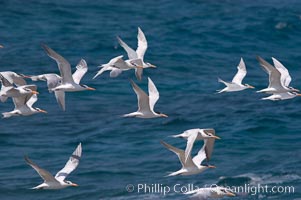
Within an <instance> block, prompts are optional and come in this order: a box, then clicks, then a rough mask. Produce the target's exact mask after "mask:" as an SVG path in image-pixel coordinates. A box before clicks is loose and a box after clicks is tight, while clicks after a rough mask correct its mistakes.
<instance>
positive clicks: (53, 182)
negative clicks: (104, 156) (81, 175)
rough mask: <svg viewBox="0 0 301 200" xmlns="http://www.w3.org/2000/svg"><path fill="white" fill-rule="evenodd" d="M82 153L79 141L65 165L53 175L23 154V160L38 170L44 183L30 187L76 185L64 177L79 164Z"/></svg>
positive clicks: (45, 187)
mask: <svg viewBox="0 0 301 200" xmlns="http://www.w3.org/2000/svg"><path fill="white" fill-rule="evenodd" d="M81 155H82V146H81V143H79V145H78V146H77V148H76V149H75V151H74V152H73V153H72V155H71V157H70V158H69V160H68V161H67V163H66V165H65V167H64V168H63V169H61V170H60V171H59V172H58V173H57V174H56V175H55V177H53V176H52V175H51V173H50V172H48V171H47V170H45V169H42V168H40V167H39V166H38V165H36V164H35V163H34V162H32V161H31V160H30V159H29V158H28V157H27V156H25V161H26V163H27V164H28V165H30V166H31V167H32V168H33V169H34V170H36V171H37V172H38V174H39V175H40V176H41V178H42V179H43V180H44V183H42V184H40V185H38V186H36V187H34V188H32V189H48V190H51V189H63V188H66V187H69V186H78V185H77V184H75V183H72V182H71V181H66V180H65V179H66V177H67V176H68V175H69V174H70V173H71V172H72V171H73V170H75V169H76V167H77V166H78V164H79V160H80V158H81Z"/></svg>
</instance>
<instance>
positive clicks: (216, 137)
mask: <svg viewBox="0 0 301 200" xmlns="http://www.w3.org/2000/svg"><path fill="white" fill-rule="evenodd" d="M213 137H214V138H215V139H218V140H220V139H221V138H220V137H218V136H216V135H215V136H213Z"/></svg>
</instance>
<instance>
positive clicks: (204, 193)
mask: <svg viewBox="0 0 301 200" xmlns="http://www.w3.org/2000/svg"><path fill="white" fill-rule="evenodd" d="M185 194H187V195H192V196H191V197H190V198H191V199H194V200H207V199H211V198H223V197H227V196H228V197H234V196H236V195H235V194H234V193H233V191H231V190H229V189H228V188H225V187H220V186H217V187H210V188H199V189H196V190H192V191H189V192H186V193H185Z"/></svg>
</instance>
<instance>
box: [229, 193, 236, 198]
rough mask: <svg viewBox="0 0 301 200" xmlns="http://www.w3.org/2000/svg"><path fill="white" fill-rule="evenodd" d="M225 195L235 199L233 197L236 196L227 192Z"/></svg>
mask: <svg viewBox="0 0 301 200" xmlns="http://www.w3.org/2000/svg"><path fill="white" fill-rule="evenodd" d="M227 195H228V196H229V197H235V196H236V194H234V193H232V192H227Z"/></svg>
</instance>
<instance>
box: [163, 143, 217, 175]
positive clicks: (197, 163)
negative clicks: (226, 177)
mask: <svg viewBox="0 0 301 200" xmlns="http://www.w3.org/2000/svg"><path fill="white" fill-rule="evenodd" d="M161 144H162V145H163V146H165V147H166V148H167V149H168V150H170V151H172V152H174V153H175V154H176V155H177V156H178V158H179V160H180V162H181V164H182V168H181V169H180V170H178V171H176V172H172V173H170V174H169V175H167V176H177V175H182V176H187V175H193V174H199V173H201V172H203V171H204V170H206V169H208V168H215V167H214V166H210V165H201V163H202V161H203V160H205V159H206V152H205V147H206V143H205V144H204V146H203V147H202V149H201V150H200V151H199V152H198V154H197V155H196V156H194V157H193V158H191V155H190V154H189V155H188V158H187V160H186V161H185V151H184V150H182V149H178V148H176V147H174V146H172V145H170V144H167V143H166V142H164V141H161Z"/></svg>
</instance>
